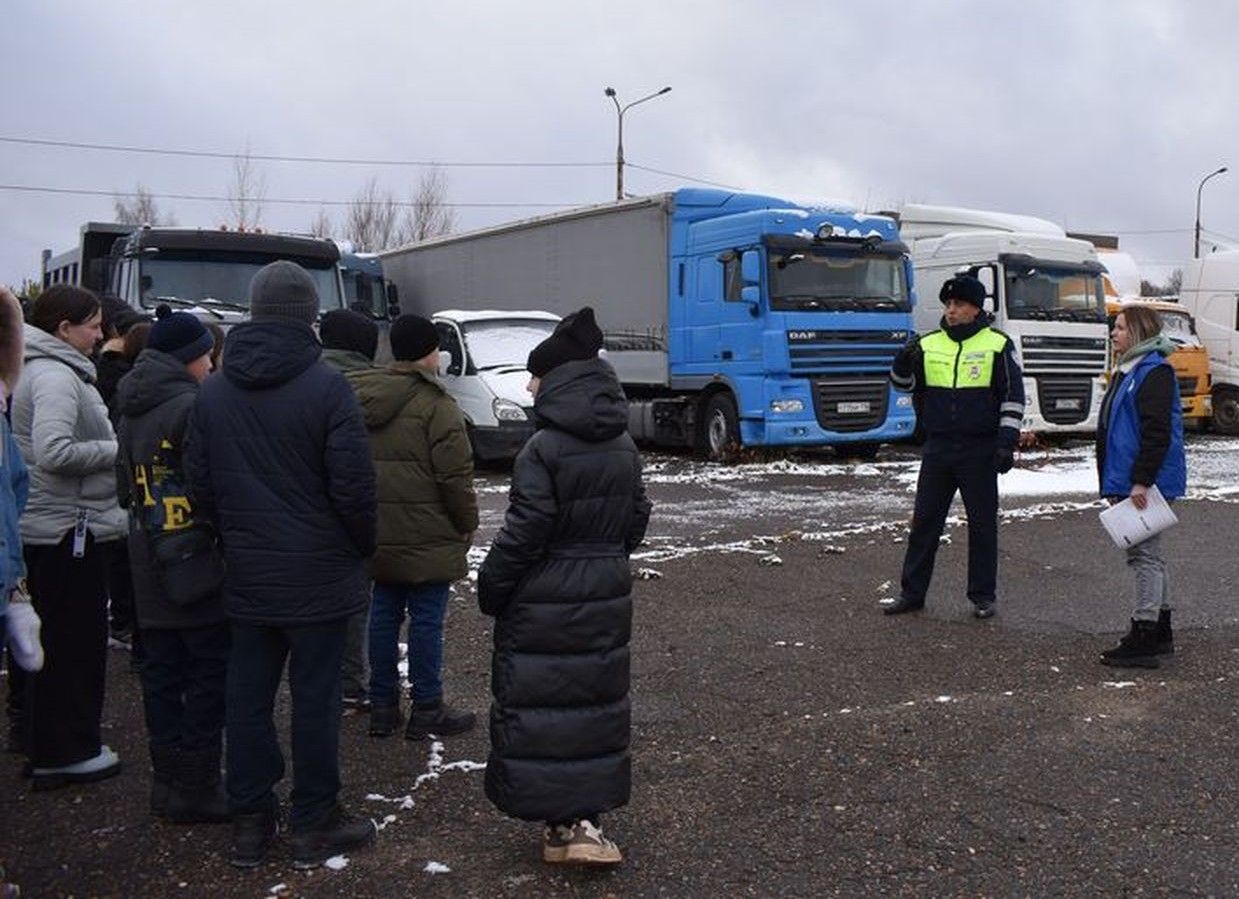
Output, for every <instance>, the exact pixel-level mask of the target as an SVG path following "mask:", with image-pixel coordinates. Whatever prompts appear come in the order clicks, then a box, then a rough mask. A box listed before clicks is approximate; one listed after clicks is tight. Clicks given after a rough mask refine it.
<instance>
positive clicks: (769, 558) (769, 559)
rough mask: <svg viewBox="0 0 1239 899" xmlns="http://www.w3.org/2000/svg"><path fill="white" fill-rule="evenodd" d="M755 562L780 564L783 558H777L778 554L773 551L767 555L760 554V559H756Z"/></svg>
mask: <svg viewBox="0 0 1239 899" xmlns="http://www.w3.org/2000/svg"><path fill="white" fill-rule="evenodd" d="M757 564H759V565H782V564H783V560H782V559H781V558H779V557H778V556H776V555H775V554H774V553H771V554H770V555H768V556H762V557H761V558H760V559H758V560H757Z"/></svg>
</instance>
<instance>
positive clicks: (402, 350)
mask: <svg viewBox="0 0 1239 899" xmlns="http://www.w3.org/2000/svg"><path fill="white" fill-rule="evenodd" d="M438 348H439V331H438V329H436V328H435V326H434V323H433V322H432V321H431V320H430V319H428V318H422V317H421V316H420V315H402V316H400V317H399V318H397V319H396V320H395V321H394V322H392V323H391V354H392V358H393V359H395V360H396V361H397V362H416V361H417V360H418V359H421V358H423V357H425V356H428V355H430V353H431V352H432V351H434V350H437V349H438Z"/></svg>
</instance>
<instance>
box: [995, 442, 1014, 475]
mask: <svg viewBox="0 0 1239 899" xmlns="http://www.w3.org/2000/svg"><path fill="white" fill-rule="evenodd" d="M1013 465H1015V451H1014V450H1012V449H1011V448H1010V447H1006V446H1000V447H998V449H996V450H994V469H995V470H996V471H997V472H998V473H999V474H1006V473H1007V472H1008V471H1010V470H1011V467H1012V466H1013Z"/></svg>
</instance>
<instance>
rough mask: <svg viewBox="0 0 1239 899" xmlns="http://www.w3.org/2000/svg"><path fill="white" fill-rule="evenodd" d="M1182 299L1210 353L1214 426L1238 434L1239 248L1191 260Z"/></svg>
mask: <svg viewBox="0 0 1239 899" xmlns="http://www.w3.org/2000/svg"><path fill="white" fill-rule="evenodd" d="M1179 303H1180V304H1181V305H1182V306H1183V308H1184V309H1185V310H1186V311H1187V312H1188V313H1189V314H1191V315H1192V316H1193V317H1194V318H1195V320H1196V333H1197V334H1199V335H1200V339H1201V341H1202V342H1203V343H1204V345H1205V349H1206V350H1208V352H1209V374H1210V375H1211V376H1212V378H1213V421H1212V425H1213V428H1214V430H1216V431H1219V432H1221V433H1223V434H1239V250H1224V251H1221V252H1217V253H1210V254H1209V255H1208V256H1203V257H1201V258H1200V259H1193V260H1191V261H1190V262H1188V264H1187V265H1185V266H1184V267H1183V285H1182V287H1180V289H1179Z"/></svg>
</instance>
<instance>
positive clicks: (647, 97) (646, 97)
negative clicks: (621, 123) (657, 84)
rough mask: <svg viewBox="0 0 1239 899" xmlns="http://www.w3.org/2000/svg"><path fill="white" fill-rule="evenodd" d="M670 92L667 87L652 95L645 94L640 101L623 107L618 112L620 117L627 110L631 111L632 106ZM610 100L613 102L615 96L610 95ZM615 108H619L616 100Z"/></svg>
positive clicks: (634, 101)
mask: <svg viewBox="0 0 1239 899" xmlns="http://www.w3.org/2000/svg"><path fill="white" fill-rule="evenodd" d="M670 92H671V88H669V87H664V88H663V89H662V90H657V91H654V93H652V94H647V95H645V96H644V97H642V98H641V99H640V100H633V101H632V102H631V103H629V104H628V105H627V106H625V107H624V108H623V109H621V110H620V115H623V114H624V113H626V112H627V111H628V110H630V109H632V108H633V107H634V106H636V105H637V104H638V103H644V102H645V101H646V100H653V99H654V98H655V97H661V96H662V95H663V94H667V93H670ZM611 99H612V100H615V95H614V94H612V95H611ZM615 106H616V108H618V107H619V101H618V100H616V101H615Z"/></svg>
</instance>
